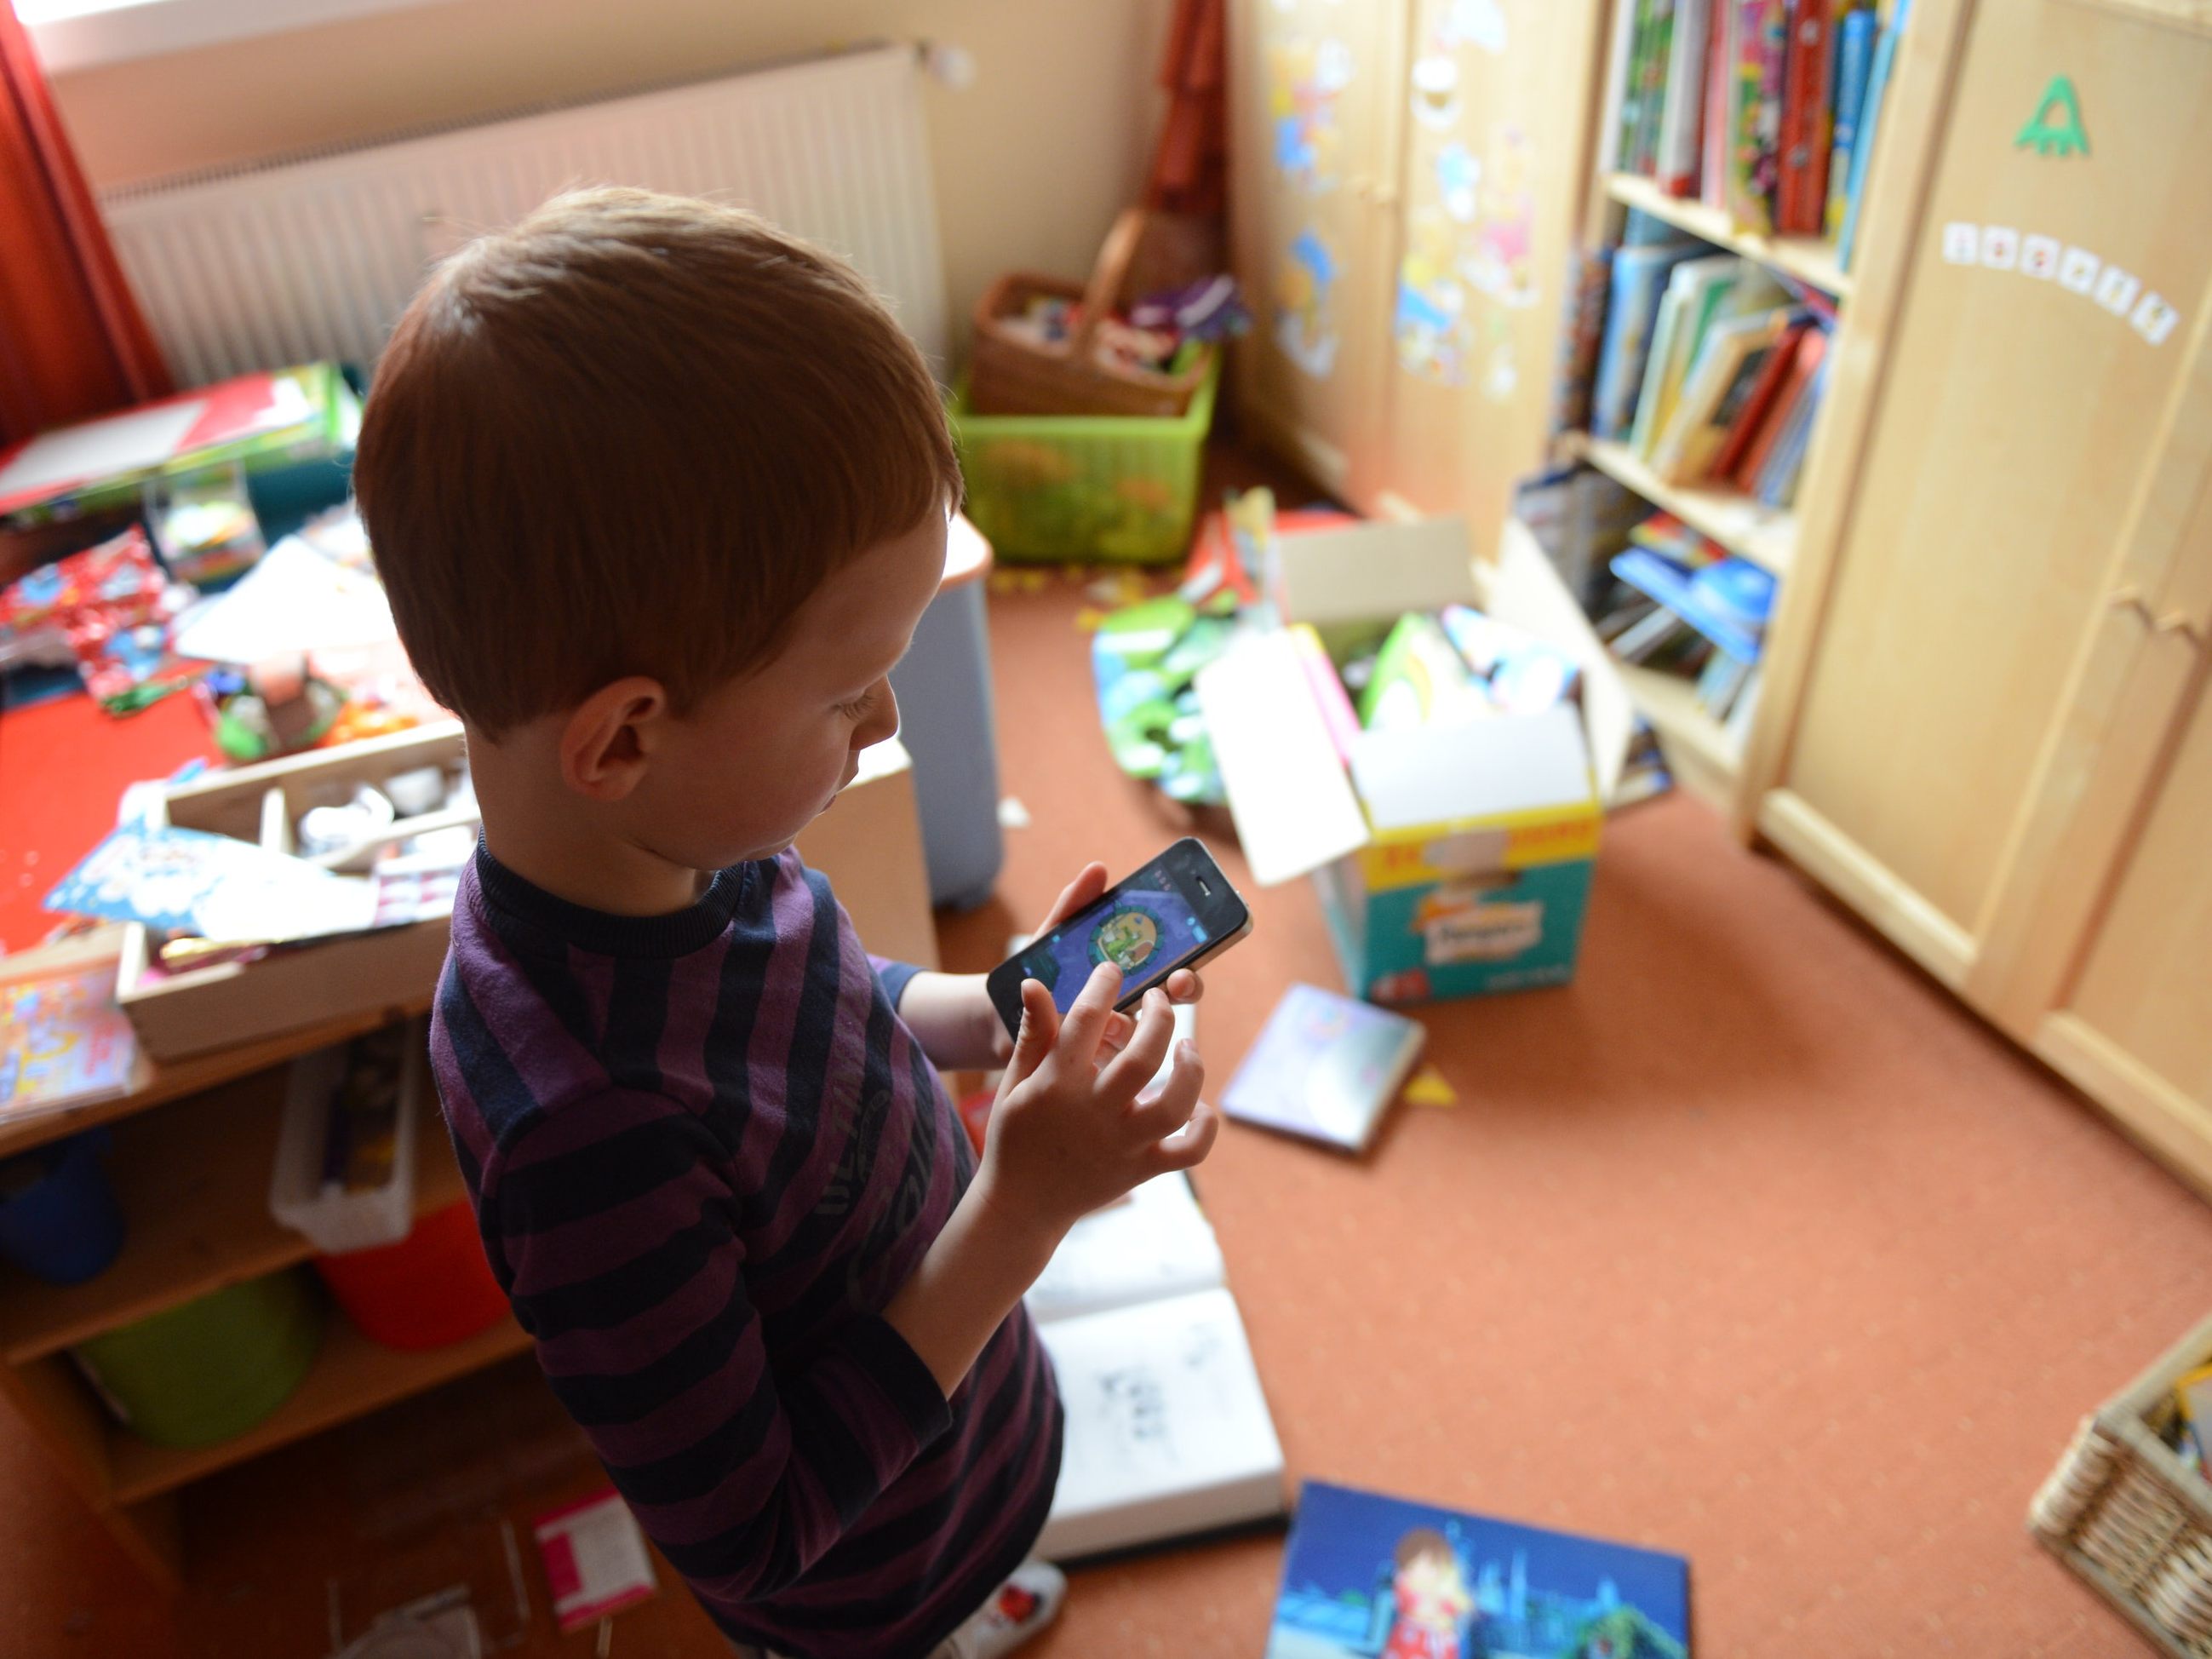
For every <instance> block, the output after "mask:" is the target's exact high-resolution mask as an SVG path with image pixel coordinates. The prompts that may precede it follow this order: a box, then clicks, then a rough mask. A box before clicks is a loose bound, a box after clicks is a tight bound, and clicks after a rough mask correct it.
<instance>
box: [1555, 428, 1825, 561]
mask: <svg viewBox="0 0 2212 1659" xmlns="http://www.w3.org/2000/svg"><path fill="white" fill-rule="evenodd" d="M1569 447H1570V448H1571V451H1572V453H1575V454H1576V455H1577V456H1579V457H1581V459H1583V460H1586V461H1588V462H1589V464H1590V465H1592V466H1594V467H1595V468H1596V469H1597V470H1598V471H1601V472H1602V473H1604V474H1606V476H1607V477H1610V478H1612V479H1613V480H1614V481H1615V482H1616V483H1620V485H1621V486H1622V487H1624V488H1625V489H1632V490H1633V491H1634V492H1635V493H1636V494H1638V495H1641V496H1642V497H1644V500H1645V501H1650V503H1651V504H1652V505H1653V506H1655V507H1663V508H1664V509H1665V510H1666V511H1668V512H1669V513H1673V514H1674V516H1675V517H1676V518H1678V519H1680V520H1681V521H1682V522H1683V523H1684V524H1686V525H1687V526H1690V528H1691V529H1692V530H1695V531H1697V532H1699V533H1700V534H1703V535H1706V536H1710V537H1711V538H1713V539H1714V540H1715V541H1717V542H1718V543H1719V544H1721V545H1722V546H1723V547H1725V548H1726V549H1728V550H1729V552H1731V553H1733V554H1735V555H1736V556H1738V557H1739V558H1745V559H1749V560H1750V561H1751V562H1753V564H1755V565H1758V566H1759V568H1762V569H1764V570H1766V571H1768V572H1770V573H1771V574H1774V575H1776V576H1786V575H1788V574H1790V562H1791V559H1792V558H1793V556H1795V554H1796V548H1797V520H1796V515H1795V514H1794V513H1790V511H1789V510H1788V509H1787V508H1785V507H1767V506H1765V505H1764V504H1762V503H1761V502H1759V501H1753V499H1752V498H1751V497H1750V496H1748V495H1744V494H1742V493H1741V491H1738V490H1734V489H1706V488H1704V487H1702V486H1699V485H1683V484H1670V483H1662V481H1661V480H1660V477H1659V475H1658V474H1657V473H1656V472H1654V471H1652V470H1651V469H1650V467H1649V466H1647V465H1644V462H1643V460H1642V459H1640V458H1638V455H1637V453H1636V452H1635V451H1634V450H1632V449H1631V448H1630V447H1628V446H1627V445H1626V444H1624V443H1619V442H1616V441H1613V440H1612V439H1609V438H1593V437H1591V436H1590V435H1589V434H1588V433H1585V432H1577V433H1575V434H1573V435H1572V436H1571V441H1570V445H1569Z"/></svg>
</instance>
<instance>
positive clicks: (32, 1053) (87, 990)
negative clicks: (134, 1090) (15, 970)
mask: <svg viewBox="0 0 2212 1659" xmlns="http://www.w3.org/2000/svg"><path fill="white" fill-rule="evenodd" d="M137 1059H138V1039H137V1035H136V1034H135V1033H134V1032H133V1031H132V1030H131V1022H130V1020H129V1019H128V1018H125V1016H124V1014H123V1012H122V1010H120V1009H119V1008H118V1007H117V1006H115V963H114V962H113V961H112V959H111V960H108V961H105V962H94V963H76V964H74V965H67V966H64V965H61V964H59V963H57V964H55V965H54V966H53V967H52V968H51V969H48V970H46V971H43V972H26V973H24V974H23V975H22V976H21V977H18V978H7V979H0V1118H6V1117H18V1116H21V1115H26V1114H28V1113H33V1112H43V1111H52V1110H56V1109H59V1108H61V1107H64V1106H82V1105H88V1104H89V1103H92V1102H94V1101H96V1100H112V1099H113V1098H114V1097H116V1096H118V1095H119V1094H122V1093H123V1092H124V1091H125V1090H127V1089H128V1088H129V1087H130V1086H131V1067H132V1066H134V1065H135V1064H136V1063H137Z"/></svg>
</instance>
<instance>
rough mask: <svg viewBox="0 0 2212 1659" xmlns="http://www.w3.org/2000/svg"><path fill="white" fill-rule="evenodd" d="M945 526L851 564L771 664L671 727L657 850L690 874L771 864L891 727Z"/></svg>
mask: <svg viewBox="0 0 2212 1659" xmlns="http://www.w3.org/2000/svg"><path fill="white" fill-rule="evenodd" d="M945 525H946V520H945V514H944V513H941V512H936V513H929V514H927V515H926V516H925V517H924V519H923V520H922V521H921V523H920V524H919V525H917V526H915V527H914V529H912V530H910V531H908V532H906V533H905V534H904V535H902V536H896V537H894V538H891V539H890V540H889V541H885V542H880V543H878V544H877V545H875V546H874V547H872V548H870V549H869V550H867V551H866V552H865V553H863V554H861V555H860V556H859V557H857V558H855V559H854V560H852V561H851V562H848V564H846V565H845V566H844V567H843V568H841V569H840V570H838V571H837V572H836V574H833V575H831V576H830V577H829V580H826V581H824V582H823V584H822V586H820V587H818V588H817V589H816V590H815V592H814V593H813V595H812V596H811V598H810V599H808V600H807V601H806V603H805V605H803V606H802V607H801V608H800V609H799V614H798V617H797V618H796V619H795V621H794V622H793V625H792V629H791V633H790V635H789V638H788V640H787V642H786V644H785V645H784V647H783V649H782V650H781V652H780V653H778V654H777V655H776V657H775V659H774V660H773V661H771V662H769V664H768V665H765V666H764V667H762V668H760V669H757V670H756V671H753V672H752V673H750V674H747V675H745V676H744V677H743V678H738V679H736V680H733V681H732V682H731V683H730V684H727V685H724V686H721V687H720V688H718V689H717V690H714V691H712V692H709V693H708V695H707V696H704V697H702V698H701V699H700V701H699V702H698V704H697V706H696V707H695V708H693V709H692V710H691V712H690V714H688V715H686V716H684V718H682V719H680V720H672V721H671V722H669V723H668V725H667V726H666V727H665V732H664V735H663V737H662V738H661V742H660V750H661V752H660V753H659V754H658V755H655V756H654V757H653V765H651V766H650V767H649V768H648V769H647V777H646V779H645V781H644V782H643V784H642V785H641V790H640V797H641V798H640V799H639V800H638V802H637V805H638V806H639V807H640V809H641V811H640V816H639V818H638V819H637V822H638V823H639V826H640V828H641V830H642V831H643V832H644V836H647V837H649V838H650V844H651V845H652V847H653V851H654V852H655V853H657V854H659V855H660V856H661V857H663V858H665V859H667V860H670V861H671V862H673V863H676V864H678V865H681V866H686V867H688V868H690V869H694V870H719V869H721V868H723V867H725V866H728V865H732V864H736V863H738V862H740V861H742V860H749V859H760V858H769V857H772V856H773V855H775V854H777V853H780V852H781V851H782V850H783V849H784V848H786V847H788V846H789V845H790V844H791V842H792V841H793V839H794V838H795V837H796V836H798V834H799V831H800V830H801V829H805V827H806V826H807V824H808V823H811V822H812V821H813V819H814V818H815V817H817V815H819V814H820V813H821V812H822V811H823V809H824V808H826V807H827V806H828V805H829V803H830V802H831V801H832V800H834V799H836V795H837V792H838V791H839V790H841V789H842V788H843V787H845V786H846V785H847V784H848V783H850V782H851V781H853V775H854V772H855V771H856V770H858V769H859V765H860V751H861V750H863V749H866V748H867V747H869V746H870V745H871V744H877V743H880V742H882V741H883V740H884V738H888V737H890V736H891V735H893V734H894V733H895V732H897V730H898V701H897V699H896V697H895V696H893V695H892V693H891V688H890V681H889V679H888V678H886V677H887V676H888V675H889V674H890V671H891V669H892V667H893V666H894V665H896V663H897V662H898V660H899V659H900V658H901V657H902V656H904V655H905V654H906V648H907V645H908V641H910V640H912V639H913V637H914V630H915V625H916V624H917V623H920V622H921V613H922V612H923V611H925V610H927V608H928V606H929V602H930V601H931V600H932V599H934V598H935V597H936V596H937V587H938V583H939V580H940V579H941V578H942V577H943V575H944V573H945Z"/></svg>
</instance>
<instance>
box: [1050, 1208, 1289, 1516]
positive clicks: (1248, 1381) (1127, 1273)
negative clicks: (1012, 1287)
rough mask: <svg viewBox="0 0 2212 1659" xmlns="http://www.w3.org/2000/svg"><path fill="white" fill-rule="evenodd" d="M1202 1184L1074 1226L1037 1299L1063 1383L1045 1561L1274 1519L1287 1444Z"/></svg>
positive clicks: (1056, 1253)
mask: <svg viewBox="0 0 2212 1659" xmlns="http://www.w3.org/2000/svg"><path fill="white" fill-rule="evenodd" d="M1222 1279H1223V1268H1222V1260H1221V1248H1220V1246H1219V1245H1218V1243H1215V1242H1214V1237H1213V1230H1212V1227H1211V1226H1209V1225H1207V1223H1206V1217H1205V1214H1204V1212H1201V1211H1200V1209H1199V1207H1198V1200H1197V1199H1196V1198H1195V1197H1194V1195H1193V1194H1192V1192H1191V1188H1190V1182H1188V1180H1187V1179H1186V1178H1185V1177H1184V1176H1180V1175H1173V1176H1164V1177H1162V1178H1160V1179H1159V1180H1157V1181H1152V1182H1146V1184H1145V1185H1144V1186H1142V1187H1139V1188H1137V1190H1136V1191H1135V1192H1134V1193H1133V1194H1130V1195H1129V1196H1128V1197H1127V1199H1125V1200H1122V1201H1121V1203H1119V1204H1114V1205H1109V1206H1107V1207H1106V1208H1105V1209H1103V1210H1100V1211H1097V1212H1095V1213H1094V1214H1091V1215H1088V1216H1085V1218H1083V1219H1082V1220H1080V1221H1079V1222H1077V1223H1076V1224H1075V1225H1074V1226H1073V1228H1072V1229H1070V1231H1069V1232H1068V1235H1067V1237H1066V1238H1065V1239H1063V1240H1062V1241H1061V1242H1060V1249H1058V1250H1056V1251H1054V1254H1053V1258H1052V1261H1050V1263H1049V1264H1048V1265H1047V1267H1046V1268H1045V1271H1044V1273H1043V1274H1042V1277H1040V1278H1039V1279H1038V1280H1037V1282H1036V1285H1032V1286H1031V1287H1030V1292H1029V1295H1028V1297H1027V1298H1026V1301H1027V1303H1028V1305H1029V1308H1030V1314H1031V1315H1032V1316H1033V1317H1035V1318H1036V1322H1037V1333H1038V1334H1039V1335H1040V1336H1042V1338H1043V1339H1044V1345H1045V1347H1046V1349H1047V1350H1048V1352H1050V1353H1051V1355H1052V1364H1053V1370H1054V1371H1055V1372H1056V1373H1058V1375H1059V1378H1060V1401H1061V1403H1062V1404H1063V1405H1064V1406H1065V1407H1066V1413H1067V1416H1066V1424H1067V1426H1066V1432H1065V1439H1064V1441H1063V1443H1062V1448H1061V1453H1060V1485H1059V1486H1058V1488H1057V1489H1056V1490H1055V1491H1054V1494H1053V1500H1052V1512H1051V1513H1050V1515H1049V1516H1047V1517H1046V1520H1045V1526H1044V1532H1043V1534H1042V1536H1041V1537H1040V1538H1039V1539H1038V1541H1037V1544H1036V1553H1038V1554H1040V1555H1042V1556H1046V1557H1048V1558H1050V1559H1054V1560H1067V1559H1074V1558H1077V1557H1081V1556H1086V1555H1098V1554H1103V1553H1105V1552H1107V1551H1109V1550H1121V1549H1128V1548H1132V1547H1136V1546H1139V1545H1144V1544H1152V1543H1158V1542H1161V1541H1164V1540H1167V1539H1170V1538H1178V1537H1182V1536H1185V1535H1187V1534H1192V1533H1200V1532H1211V1531H1213V1530H1216V1529H1218V1528H1224V1527H1231V1526H1238V1525H1242V1524H1244V1523H1246V1522H1254V1521H1261V1520H1265V1519H1267V1518H1268V1517H1270V1516H1277V1515H1279V1514H1281V1513H1282V1510H1283V1449H1282V1445H1281V1443H1280V1442H1279V1441H1278V1440H1277V1439H1276V1437H1275V1425H1274V1419H1273V1418H1272V1417H1271V1416H1270V1415H1269V1414H1268V1412H1267V1396H1266V1395H1264V1394H1263V1393H1262V1392H1261V1388H1260V1376H1259V1372H1258V1371H1257V1370H1255V1369H1254V1367H1253V1364H1252V1348H1251V1344H1250V1342H1249V1340H1247V1339H1246V1337H1245V1334H1244V1322H1243V1319H1242V1318H1241V1317H1240V1316H1238V1314H1237V1299H1236V1298H1235V1297H1232V1296H1231V1294H1230V1293H1229V1290H1228V1287H1227V1286H1226V1285H1225V1284H1224V1283H1223V1282H1222Z"/></svg>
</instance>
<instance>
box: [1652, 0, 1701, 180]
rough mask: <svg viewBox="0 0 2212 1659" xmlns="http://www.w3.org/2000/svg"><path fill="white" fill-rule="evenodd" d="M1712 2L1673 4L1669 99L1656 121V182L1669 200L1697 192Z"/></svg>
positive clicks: (1695, 0) (1690, 0) (1680, 0)
mask: <svg viewBox="0 0 2212 1659" xmlns="http://www.w3.org/2000/svg"><path fill="white" fill-rule="evenodd" d="M1712 6H1713V0H1674V43H1673V46H1672V47H1671V48H1670V54H1669V60H1668V66H1667V96H1666V101H1665V103H1664V104H1663V105H1662V106H1661V112H1660V118H1659V154H1658V157H1657V167H1656V177H1657V178H1658V180H1659V187H1660V188H1661V189H1662V190H1663V191H1666V192H1667V193H1668V195H1669V196H1694V195H1696V194H1697V193H1698V157H1699V149H1700V146H1701V144H1702V143H1703V141H1704V137H1705V133H1704V112H1705V46H1706V27H1707V25H1708V24H1709V23H1710V21H1711V15H1712Z"/></svg>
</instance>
